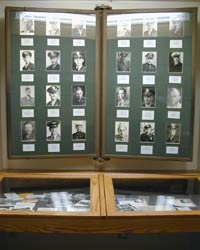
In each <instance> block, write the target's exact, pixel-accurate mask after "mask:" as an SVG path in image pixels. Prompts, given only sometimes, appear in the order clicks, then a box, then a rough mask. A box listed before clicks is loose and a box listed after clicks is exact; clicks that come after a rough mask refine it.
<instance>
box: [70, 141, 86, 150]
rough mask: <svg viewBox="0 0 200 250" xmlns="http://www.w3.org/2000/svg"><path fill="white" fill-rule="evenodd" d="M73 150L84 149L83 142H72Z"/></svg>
mask: <svg viewBox="0 0 200 250" xmlns="http://www.w3.org/2000/svg"><path fill="white" fill-rule="evenodd" d="M73 150H74V151H80V150H81V151H83V150H85V143H73Z"/></svg>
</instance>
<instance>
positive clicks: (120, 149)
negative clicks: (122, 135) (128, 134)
mask: <svg viewBox="0 0 200 250" xmlns="http://www.w3.org/2000/svg"><path fill="white" fill-rule="evenodd" d="M116 152H128V145H124V144H116Z"/></svg>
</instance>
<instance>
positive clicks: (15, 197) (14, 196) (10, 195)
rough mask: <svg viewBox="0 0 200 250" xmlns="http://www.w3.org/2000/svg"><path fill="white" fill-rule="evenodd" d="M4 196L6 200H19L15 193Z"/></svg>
mask: <svg viewBox="0 0 200 250" xmlns="http://www.w3.org/2000/svg"><path fill="white" fill-rule="evenodd" d="M4 195H5V197H6V198H8V199H12V200H21V198H20V197H19V195H17V194H16V193H4Z"/></svg>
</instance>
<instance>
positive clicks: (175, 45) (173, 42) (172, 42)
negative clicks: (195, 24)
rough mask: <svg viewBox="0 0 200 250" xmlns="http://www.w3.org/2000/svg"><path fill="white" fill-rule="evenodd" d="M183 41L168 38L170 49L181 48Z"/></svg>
mask: <svg viewBox="0 0 200 250" xmlns="http://www.w3.org/2000/svg"><path fill="white" fill-rule="evenodd" d="M182 48H183V41H182V40H170V49H182Z"/></svg>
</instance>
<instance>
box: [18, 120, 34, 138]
mask: <svg viewBox="0 0 200 250" xmlns="http://www.w3.org/2000/svg"><path fill="white" fill-rule="evenodd" d="M21 138H22V141H24V142H30V141H35V121H29V120H27V121H22V122H21Z"/></svg>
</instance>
